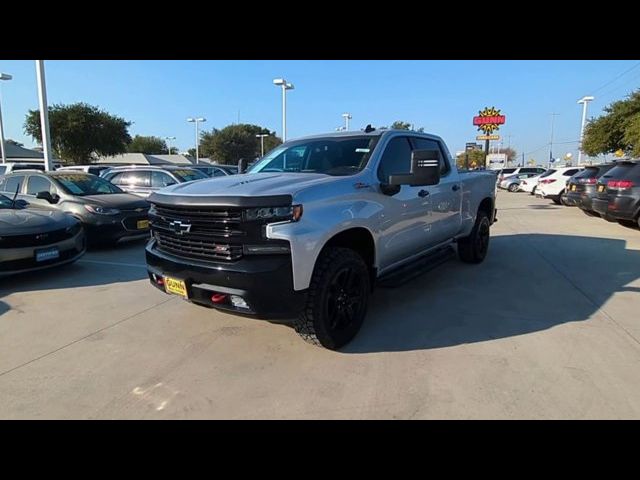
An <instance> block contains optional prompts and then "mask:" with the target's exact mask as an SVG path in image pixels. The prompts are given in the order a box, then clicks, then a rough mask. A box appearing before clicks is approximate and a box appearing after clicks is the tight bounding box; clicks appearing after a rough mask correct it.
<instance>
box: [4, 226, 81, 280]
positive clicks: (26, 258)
mask: <svg viewBox="0 0 640 480" xmlns="http://www.w3.org/2000/svg"><path fill="white" fill-rule="evenodd" d="M51 247H58V251H59V252H60V256H59V257H58V258H56V259H52V260H46V261H43V262H37V261H36V254H35V251H36V250H42V249H46V248H51ZM85 251H86V240H85V234H84V231H82V230H81V231H80V232H79V233H77V234H76V235H75V236H74V237H71V238H68V239H66V240H63V241H61V242H57V243H52V244H50V245H39V246H37V247H22V248H0V277H5V276H8V275H15V274H17V273H25V272H30V271H34V270H42V269H45V268H50V267H57V266H60V265H65V264H67V263H72V262H75V261H76V260H78V259H79V258H80V257H81V256H82V255H84V253H85Z"/></svg>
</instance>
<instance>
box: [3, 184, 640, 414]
mask: <svg viewBox="0 0 640 480" xmlns="http://www.w3.org/2000/svg"><path fill="white" fill-rule="evenodd" d="M498 208H499V214H498V218H499V221H498V223H497V224H496V225H495V226H494V228H493V230H492V234H493V238H492V243H491V247H490V252H489V256H488V259H487V260H486V261H485V263H483V264H482V265H479V266H470V265H466V264H462V263H460V262H458V261H457V260H452V261H450V262H448V263H447V264H445V265H443V266H441V267H439V268H437V269H436V270H432V271H431V272H428V273H426V274H425V275H423V276H421V277H420V278H418V279H416V280H414V281H412V282H411V283H410V284H408V285H405V286H404V287H401V288H396V289H378V290H376V292H375V294H374V296H373V301H372V304H371V305H370V309H369V314H368V317H367V320H366V322H365V325H364V327H363V329H362V331H361V332H360V334H359V335H358V337H357V338H356V339H355V340H354V341H353V342H352V343H351V344H350V345H349V346H348V347H346V348H345V349H344V350H343V351H341V352H331V351H327V350H322V349H320V348H317V347H313V346H310V345H307V344H306V343H304V342H303V341H302V340H301V339H300V338H299V337H298V336H297V335H296V333H295V332H294V331H293V330H292V329H290V328H289V327H286V326H283V325H274V324H270V323H267V322H263V321H257V320H251V319H245V318H239V317H234V316H231V315H227V314H223V313H219V312H216V311H213V310H208V309H204V308H201V307H197V306H195V305H191V304H189V303H187V302H184V301H183V300H181V299H179V298H177V297H170V296H167V295H165V294H163V293H162V292H160V291H158V290H156V289H155V288H153V287H152V286H151V285H149V284H148V281H147V277H146V271H145V268H144V252H143V243H140V242H137V243H133V244H128V245H123V246H120V247H119V248H117V249H111V250H101V251H94V252H90V253H88V254H87V255H86V256H85V257H84V259H83V260H82V261H80V262H78V263H77V264H75V265H71V266H68V267H64V268H62V269H58V270H49V271H46V272H42V273H37V274H29V275H24V276H21V277H18V278H11V279H4V280H0V418H3V419H8V418H56V419H66V418H81V419H85V418H102V419H109V418H126V419H131V418H144V419H165V418H173V419H182V418H194V419H195V418H229V419H244V418H356V419H361V418H375V419H377V418H391V419H395V418H397V419H414V418H415V419H421V418H454V419H465V418H491V419H493V418H497V419H507V418H640V343H639V340H640V231H638V230H633V229H629V228H625V227H622V226H620V225H618V224H613V223H607V222H605V221H603V220H600V219H597V218H590V217H587V216H586V215H584V214H583V213H582V212H580V211H579V210H578V209H576V208H567V207H560V206H556V205H553V204H551V203H550V202H549V201H546V200H541V199H536V198H534V197H532V196H530V195H528V194H511V193H507V192H500V193H499V199H498Z"/></svg>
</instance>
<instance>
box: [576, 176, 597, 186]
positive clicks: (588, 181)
mask: <svg viewBox="0 0 640 480" xmlns="http://www.w3.org/2000/svg"><path fill="white" fill-rule="evenodd" d="M578 183H583V184H585V185H595V184H596V183H598V180H596V179H595V178H579V179H578Z"/></svg>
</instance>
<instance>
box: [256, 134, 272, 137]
mask: <svg viewBox="0 0 640 480" xmlns="http://www.w3.org/2000/svg"><path fill="white" fill-rule="evenodd" d="M268 136H269V134H268V133H258V134H257V135H256V137H258V138H264V137H268Z"/></svg>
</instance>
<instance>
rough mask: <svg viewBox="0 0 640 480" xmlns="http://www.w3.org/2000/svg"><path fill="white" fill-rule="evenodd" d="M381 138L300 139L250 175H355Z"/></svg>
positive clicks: (274, 153) (269, 157) (273, 154)
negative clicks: (284, 173)
mask: <svg viewBox="0 0 640 480" xmlns="http://www.w3.org/2000/svg"><path fill="white" fill-rule="evenodd" d="M377 141H378V137H371V136H364V135H363V136H359V137H344V138H340V137H327V138H320V139H311V140H301V141H298V142H295V143H291V144H289V145H282V146H280V147H279V148H276V149H275V150H273V151H272V152H270V153H269V154H267V155H266V156H265V157H263V158H262V159H261V160H260V161H258V163H256V164H255V165H254V166H253V167H251V169H250V170H249V171H248V172H247V173H249V174H252V173H261V172H262V173H264V172H289V173H323V174H325V175H334V176H342V175H353V174H355V173H358V172H359V171H361V170H362V169H363V168H364V167H365V166H366V165H367V162H368V161H369V158H370V157H371V153H372V152H373V149H374V148H375V146H376V143H377Z"/></svg>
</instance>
